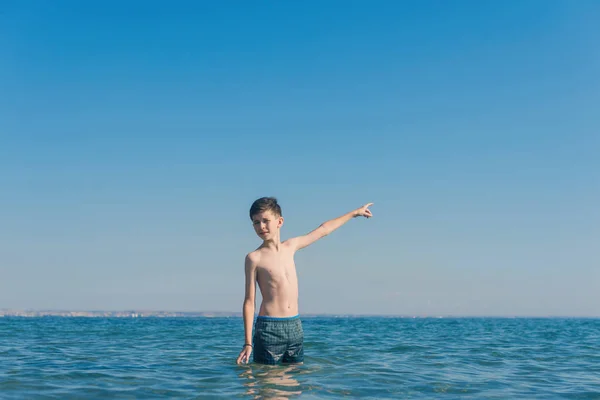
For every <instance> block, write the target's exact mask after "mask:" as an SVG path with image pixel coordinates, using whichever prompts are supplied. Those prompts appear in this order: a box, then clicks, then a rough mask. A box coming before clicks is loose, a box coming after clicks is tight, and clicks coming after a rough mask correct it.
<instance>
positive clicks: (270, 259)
mask: <svg viewBox="0 0 600 400" xmlns="http://www.w3.org/2000/svg"><path fill="white" fill-rule="evenodd" d="M256 251H257V252H259V254H260V261H259V262H258V265H257V267H256V281H257V282H258V286H259V288H260V292H261V295H262V298H263V300H262V304H261V305H260V310H259V312H258V315H262V316H270V317H289V316H294V315H298V277H297V274H296V266H295V264H294V252H293V250H292V248H291V247H290V246H289V245H288V244H287V243H286V242H283V243H281V246H280V248H279V251H274V250H272V249H268V248H261V249H258V250H256Z"/></svg>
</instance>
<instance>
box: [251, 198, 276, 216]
mask: <svg viewBox="0 0 600 400" xmlns="http://www.w3.org/2000/svg"><path fill="white" fill-rule="evenodd" d="M265 211H271V212H272V213H273V214H275V216H276V217H281V207H280V206H279V204H277V199H276V198H275V197H261V198H260V199H258V200H255V201H254V203H252V206H251V207H250V219H252V217H253V216H254V215H256V214H258V213H261V212H265Z"/></svg>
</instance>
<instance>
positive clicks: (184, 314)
mask: <svg viewBox="0 0 600 400" xmlns="http://www.w3.org/2000/svg"><path fill="white" fill-rule="evenodd" d="M2 317H23V318H42V317H64V318H242V313H241V312H227V311H152V310H121V311H97V310H96V311H86V310H30V309H25V310H16V309H0V318H2ZM302 317H303V318H319V317H325V318H403V319H444V318H445V319H461V318H462V319H467V318H473V319H477V318H481V319H482V318H498V319H500V318H502V319H524V318H538V319H556V318H559V319H598V318H600V316H585V315H583V316H561V315H547V316H544V315H514V316H512V315H488V316H486V315H403V314H397V315H393V314H333V313H322V314H314V313H306V314H302Z"/></svg>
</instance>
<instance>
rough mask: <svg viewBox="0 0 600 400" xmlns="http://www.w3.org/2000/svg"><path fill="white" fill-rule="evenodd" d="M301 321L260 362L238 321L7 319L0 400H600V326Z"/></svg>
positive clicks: (3, 321)
mask: <svg viewBox="0 0 600 400" xmlns="http://www.w3.org/2000/svg"><path fill="white" fill-rule="evenodd" d="M302 321H303V327H304V335H305V362H304V364H302V365H288V366H263V365H257V364H254V363H249V364H247V365H237V364H236V358H237V356H238V354H239V351H240V350H241V348H242V345H243V342H244V340H243V338H244V334H243V326H242V325H243V324H242V319H241V318H240V317H219V318H61V317H40V318H21V317H6V318H0V399H213V398H214V399H219V398H223V399H261V398H264V399H275V398H276V399H342V398H343V399H600V319H577V318H400V317H334V316H326V317H314V316H313V317H302Z"/></svg>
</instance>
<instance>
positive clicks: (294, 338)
mask: <svg viewBox="0 0 600 400" xmlns="http://www.w3.org/2000/svg"><path fill="white" fill-rule="evenodd" d="M253 353H254V362H256V363H259V364H269V365H274V364H278V363H280V362H281V363H290V364H291V363H301V362H302V361H304V331H303V330H302V322H301V321H300V317H299V316H298V315H296V316H293V317H284V318H278V317H265V316H261V315H259V316H258V317H257V318H256V323H255V324H254V352H253Z"/></svg>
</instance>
